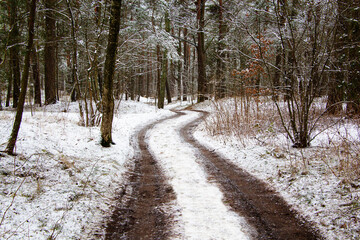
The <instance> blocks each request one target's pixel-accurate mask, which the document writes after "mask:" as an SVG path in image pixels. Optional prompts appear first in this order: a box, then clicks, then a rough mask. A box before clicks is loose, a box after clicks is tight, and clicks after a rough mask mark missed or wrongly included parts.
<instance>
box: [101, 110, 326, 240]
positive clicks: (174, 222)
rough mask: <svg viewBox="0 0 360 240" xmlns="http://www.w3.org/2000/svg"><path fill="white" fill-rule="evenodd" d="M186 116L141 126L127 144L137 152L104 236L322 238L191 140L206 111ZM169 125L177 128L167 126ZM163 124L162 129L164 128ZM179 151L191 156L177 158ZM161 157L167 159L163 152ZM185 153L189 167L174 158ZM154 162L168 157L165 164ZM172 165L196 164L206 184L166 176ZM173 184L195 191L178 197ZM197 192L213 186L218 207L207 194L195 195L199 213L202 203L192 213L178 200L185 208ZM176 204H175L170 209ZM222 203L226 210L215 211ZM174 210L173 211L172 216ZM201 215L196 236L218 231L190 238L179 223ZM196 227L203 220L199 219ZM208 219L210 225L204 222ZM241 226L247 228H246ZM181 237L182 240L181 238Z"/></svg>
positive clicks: (265, 190) (259, 187)
mask: <svg viewBox="0 0 360 240" xmlns="http://www.w3.org/2000/svg"><path fill="white" fill-rule="evenodd" d="M190 113H192V115H191V116H189V114H190ZM193 113H194V112H193V111H192V112H190V111H184V112H176V114H175V115H174V116H172V117H168V118H166V119H163V120H160V121H157V122H155V123H153V124H149V125H147V126H145V127H144V128H143V129H141V130H140V131H139V132H137V133H136V134H135V135H134V137H133V145H134V147H135V148H136V149H137V150H138V151H137V152H139V153H138V155H137V156H136V157H135V159H134V166H133V169H131V170H129V172H128V175H127V181H126V184H125V185H124V186H122V188H121V191H119V196H118V204H117V207H116V208H115V209H114V211H113V213H112V216H111V217H110V218H109V221H108V223H107V227H106V235H105V239H131V240H132V239H226V240H227V239H279V240H280V239H284V240H285V239H286V240H289V239H294V240H295V239H299V240H302V239H304V240H305V239H307V240H312V239H321V237H320V236H319V235H318V234H316V232H315V231H314V230H313V229H312V228H311V226H310V225H309V223H307V222H306V221H305V220H304V219H302V218H301V217H298V214H297V213H296V212H294V211H292V210H290V207H289V205H288V204H287V203H286V202H285V201H284V200H283V199H282V198H281V197H280V196H279V195H278V194H277V193H276V192H274V191H272V190H270V189H269V187H268V186H267V185H266V184H265V183H264V182H262V181H260V180H258V179H256V178H255V177H253V176H252V175H250V174H248V173H247V172H246V171H244V170H242V169H240V168H239V167H237V166H235V165H233V164H231V163H230V162H229V161H227V160H226V159H223V158H222V157H221V156H219V155H218V154H216V153H215V152H212V151H209V150H208V149H206V148H205V147H204V146H202V145H201V144H200V143H199V142H197V141H196V140H195V139H194V138H193V136H192V132H193V131H194V128H195V127H196V126H197V125H198V124H199V123H200V122H201V121H202V120H203V118H204V117H206V115H207V113H206V112H200V111H199V112H198V113H197V114H196V115H194V114H193ZM181 118H187V119H189V120H186V121H185V120H184V121H185V123H184V122H181V121H179V120H180V119H181ZM176 121H178V122H180V123H174V122H176ZM164 122H165V123H166V124H165V123H164ZM162 124H163V125H162ZM165 127H167V128H169V129H164V128H165ZM166 135H168V138H167V139H168V141H169V142H168V143H163V141H162V137H164V139H166ZM175 135H177V136H175ZM170 136H173V137H171V139H173V141H175V142H180V143H179V144H180V145H176V144H175V142H174V143H171V141H170ZM181 144H182V145H181ZM149 145H150V146H149ZM154 145H161V146H160V147H159V148H160V150H157V146H154ZM167 148H168V149H167ZM172 148H176V149H172ZM176 151H179V153H177V152H176ZM181 151H183V152H184V151H188V152H192V153H191V154H190V153H189V155H184V154H181ZM167 152H171V153H172V154H173V155H169V154H168V155H166V153H167ZM176 155H177V156H176ZM166 156H167V157H166ZM184 156H187V157H186V160H189V159H192V158H193V159H194V160H193V162H191V161H190V162H188V163H186V162H185V161H184V162H182V160H184V159H181V157H182V158H184ZM159 159H168V160H167V162H166V161H164V160H159ZM179 162H180V163H179ZM174 164H175V165H174ZM176 164H184V165H186V164H190V165H189V166H191V167H190V168H188V169H187V170H186V171H191V170H192V169H193V168H196V166H195V165H198V167H199V169H201V170H200V171H203V172H206V173H204V176H205V178H206V179H205V181H206V183H205V182H204V183H201V181H204V180H201V179H195V180H191V179H182V178H181V176H180V177H178V175H181V174H178V175H176V174H175V173H172V171H174V172H176V171H177V170H176V166H178V165H176ZM191 164H193V165H194V167H192V166H193V165H191ZM184 169H185V168H184ZM179 181H180V182H179ZM181 181H183V182H181ZM191 181H192V182H191ZM174 182H179V184H178V185H179V186H183V187H186V188H191V187H192V186H193V185H195V186H194V187H195V189H197V190H198V191H196V190H191V191H192V192H191V191H190V192H185V193H184V192H183V191H186V190H181V189H180V188H179V187H178V186H177V185H174V184H173V183H174ZM187 183H189V184H191V185H189V186H190V187H189V186H187V185H186V184H187ZM196 184H200V185H199V186H197V185H196ZM200 187H205V188H208V189H210V188H211V189H212V188H216V189H219V191H221V193H222V196H223V197H222V198H220V200H219V201H221V203H216V201H217V200H216V198H215V197H214V199H213V197H212V196H210V197H209V196H198V197H197V198H198V199H200V200H198V201H199V204H200V205H201V204H203V205H206V206H205V208H204V210H203V211H202V210H201V208H202V207H203V206H199V205H197V207H196V208H195V210H193V208H191V207H188V206H186V205H181V204H180V203H181V202H185V204H186V201H185V200H184V201H183V199H185V198H186V197H190V200H191V201H194V203H193V205H194V204H195V202H196V201H197V200H196V199H197V198H196V197H194V198H192V196H191V195H192V194H194V195H196V194H198V192H201V189H200ZM216 189H215V191H216ZM207 191H208V190H207ZM212 191H214V190H212ZM204 195H205V193H204ZM187 201H188V200H187ZM177 202H178V203H179V204H180V205H181V207H177V208H176V207H174V206H173V205H176V204H177ZM221 204H223V205H224V206H226V208H228V209H229V211H225V210H222V209H223V208H222V206H221ZM174 209H178V210H177V211H178V212H176V211H175V210H174ZM219 209H220V210H219ZM212 210H214V211H220V212H221V211H223V213H222V212H221V214H220V215H221V216H220V217H219V215H211V212H212ZM181 211H183V212H184V213H181ZM185 211H198V212H196V214H195V215H189V214H187V215H186V214H185ZM179 212H180V213H179ZM229 212H230V213H229ZM201 214H209V217H208V219H209V220H207V219H206V221H208V222H209V226H197V227H196V228H195V231H196V229H199V232H200V233H202V231H201V229H202V228H203V229H205V231H206V229H209V232H210V233H211V230H210V229H212V228H216V227H217V226H218V225H219V226H218V227H219V230H218V232H214V233H211V234H215V235H211V236H215V237H209V236H210V235H209V236H204V237H203V238H198V237H199V235H196V233H191V230H192V229H193V228H191V226H190V227H188V228H187V227H186V225H194V224H197V222H196V221H192V219H186V216H194V217H191V218H197V217H199V218H200V216H197V215H201ZM185 215H186V216H185ZM225 215H226V216H227V217H225ZM234 215H236V217H234ZM179 216H180V217H179ZM222 216H224V217H222ZM206 217H207V216H205V218H206ZM214 218H221V219H220V220H219V221H217V220H213V219H214ZM181 219H184V220H183V222H184V223H181ZM239 219H240V220H239ZM241 219H245V221H244V222H246V224H242V220H241ZM226 221H227V222H226ZM199 222H200V223H203V222H204V221H203V222H201V220H199ZM211 222H213V224H214V225H210V224H211ZM239 222H240V223H239ZM231 224H233V225H234V226H239V229H242V230H241V231H240V230H239V231H240V232H239V233H238V232H233V233H229V231H231V230H232V229H231V228H230V229H229V230H227V229H226V226H225V225H231ZM236 224H238V225H236ZM179 226H182V227H179ZM214 226H215V227H214ZM246 226H247V228H248V229H245V228H246ZM206 227H207V228H206ZM179 229H180V230H179ZM181 229H182V230H181ZM184 229H185V230H184ZM188 229H190V230H188ZM184 232H185V233H186V232H187V234H188V235H186V236H182V234H184ZM189 232H190V233H189ZM191 234H193V235H191ZM194 234H195V235H194ZM216 234H217V235H216ZM219 234H220V235H219ZM222 234H223V235H222ZM226 234H230V235H226ZM231 234H233V235H231ZM240 235H241V237H240ZM194 236H198V237H194ZM227 236H229V237H227ZM233 236H235V237H233ZM236 236H238V237H236Z"/></svg>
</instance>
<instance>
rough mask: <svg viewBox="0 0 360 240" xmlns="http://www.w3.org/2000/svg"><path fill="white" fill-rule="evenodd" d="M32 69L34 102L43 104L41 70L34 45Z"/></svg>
mask: <svg viewBox="0 0 360 240" xmlns="http://www.w3.org/2000/svg"><path fill="white" fill-rule="evenodd" d="M31 69H32V73H33V81H34V93H35V94H34V102H35V104H36V105H38V106H41V88H40V70H39V62H38V57H37V53H36V47H33V49H32V52H31Z"/></svg>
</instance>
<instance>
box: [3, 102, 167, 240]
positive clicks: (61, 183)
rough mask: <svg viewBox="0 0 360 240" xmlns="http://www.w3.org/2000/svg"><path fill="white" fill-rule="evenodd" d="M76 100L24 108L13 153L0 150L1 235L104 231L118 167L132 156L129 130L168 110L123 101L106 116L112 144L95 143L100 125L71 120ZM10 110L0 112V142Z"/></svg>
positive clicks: (69, 234)
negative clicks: (111, 116)
mask: <svg viewBox="0 0 360 240" xmlns="http://www.w3.org/2000/svg"><path fill="white" fill-rule="evenodd" d="M77 106H78V104H77V103H75V104H72V103H71V104H70V103H67V102H59V103H57V104H55V105H49V106H44V107H42V108H36V109H33V112H32V113H31V112H25V113H24V116H23V121H22V124H21V128H20V132H19V136H18V141H17V144H16V153H19V155H18V156H16V157H12V156H1V157H0V221H1V219H3V220H2V221H1V224H0V239H49V238H50V237H53V238H57V239H86V238H90V237H89V236H91V235H92V234H93V233H94V232H95V231H100V233H101V231H103V229H101V223H102V222H103V221H104V219H103V218H104V216H106V215H109V212H110V211H111V207H112V205H113V204H114V197H115V196H116V194H115V192H116V189H117V188H118V187H119V185H120V184H121V183H122V181H123V178H122V174H123V173H124V172H125V171H126V169H127V167H128V166H130V165H131V164H132V163H131V162H130V161H129V159H131V158H132V156H133V154H134V150H133V148H132V146H131V145H130V138H131V135H132V134H133V133H134V132H135V130H136V129H137V128H139V127H141V126H143V125H145V124H147V123H149V122H151V121H154V120H156V119H160V118H163V117H165V116H168V115H171V114H173V113H172V112H170V111H168V110H156V108H155V107H154V106H151V105H148V104H145V103H139V102H132V101H124V102H122V103H121V105H120V108H119V111H118V113H116V114H115V118H114V123H113V140H114V142H115V143H116V145H113V146H112V147H111V148H103V147H101V146H100V144H99V136H100V130H99V127H91V128H90V127H89V128H86V127H81V126H79V125H78V122H79V114H78V109H77ZM13 118H14V112H10V111H0V146H1V150H3V149H5V147H6V144H7V140H8V137H9V136H10V131H11V129H12V123H13Z"/></svg>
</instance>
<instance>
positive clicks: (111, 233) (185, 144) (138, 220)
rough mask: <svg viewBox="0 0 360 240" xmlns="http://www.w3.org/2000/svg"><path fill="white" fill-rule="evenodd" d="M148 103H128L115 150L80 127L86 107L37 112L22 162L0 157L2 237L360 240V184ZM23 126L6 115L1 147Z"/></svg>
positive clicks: (190, 114) (27, 125)
mask: <svg viewBox="0 0 360 240" xmlns="http://www.w3.org/2000/svg"><path fill="white" fill-rule="evenodd" d="M146 101H147V100H144V102H146ZM144 102H143V103H141V102H140V103H136V102H131V101H126V102H125V101H123V102H122V103H121V105H120V108H119V110H118V111H117V113H116V114H115V121H114V131H113V133H114V136H113V138H114V141H115V142H116V145H114V146H112V147H111V148H109V149H104V148H101V146H100V144H99V139H98V137H99V128H98V127H92V128H85V127H80V126H79V125H78V113H77V110H76V105H71V104H68V103H65V102H60V103H58V104H57V105H56V106H51V107H49V106H48V107H44V108H37V109H34V111H32V112H30V111H29V112H26V113H25V115H24V120H23V124H22V126H21V130H20V135H19V140H18V143H17V149H16V152H17V153H19V155H18V156H16V157H11V156H6V155H5V154H2V156H1V160H0V171H1V172H0V218H1V220H0V221H1V222H0V238H1V239H103V238H104V237H105V238H106V237H107V238H108V239H114V238H116V239H117V238H120V239H122V238H125V239H126V238H128V239H134V237H132V236H139V235H141V236H144V239H152V238H157V239H164V238H165V239H166V238H170V239H241V237H242V239H252V238H255V239H273V238H275V239H276V238H278V239H289V237H287V236H289V235H286V234H297V233H299V234H303V236H304V237H300V235H299V237H297V238H296V239H312V238H315V237H316V236H314V235H316V234H313V232H312V231H311V230H312V229H311V228H310V227H309V225H312V226H313V227H314V228H313V229H315V231H316V232H319V233H320V234H321V235H322V236H323V238H325V239H356V238H357V236H359V224H360V223H359V222H360V221H359V219H360V214H359V208H358V207H357V206H358V204H357V205H356V203H358V200H359V188H358V187H357V184H356V183H355V182H351V183H349V184H345V183H343V181H342V180H341V179H339V178H337V177H334V176H333V175H331V174H328V172H329V171H328V170H327V171H325V170H324V168H326V167H327V166H326V164H324V163H323V162H322V161H314V163H313V164H312V165H311V166H308V169H307V172H306V174H303V173H302V172H301V171H298V172H294V171H292V169H293V167H294V166H297V164H301V161H303V159H295V158H294V157H293V155H289V156H287V155H284V154H286V152H285V153H283V152H281V151H280V150H279V149H278V148H274V147H273V146H258V144H249V145H247V146H244V145H243V144H242V143H238V142H236V140H231V141H228V140H227V141H224V140H223V138H221V137H214V136H210V135H209V134H208V133H207V132H206V131H205V130H204V128H205V127H204V123H203V122H202V123H200V122H199V121H197V120H200V119H201V117H202V113H201V112H195V111H184V113H182V114H180V113H176V112H173V111H170V109H172V110H176V109H177V110H181V109H184V108H185V107H186V104H184V103H182V104H180V103H176V104H172V105H169V106H168V107H167V109H168V110H156V108H155V107H154V106H153V105H150V104H147V103H144ZM199 108H200V109H206V110H207V111H210V112H211V109H210V108H209V104H207V105H206V104H205V105H202V106H199ZM12 118H13V112H11V111H2V112H0V138H1V139H0V143H1V145H0V146H1V147H2V148H5V146H6V140H7V137H8V136H9V135H10V130H11V126H12ZM199 123H200V125H199V126H197V127H196V125H197V124H199ZM193 136H194V137H193ZM282 144H283V143H282ZM202 145H205V146H206V147H202ZM208 149H210V150H208ZM209 160H212V161H209ZM321 163H323V164H321ZM324 165H325V166H324ZM319 172H320V173H319ZM325 172H326V173H325ZM240 176H241V177H240ZM244 181H245V182H246V183H245V184H244ZM254 188H257V189H258V190H257V191H263V192H262V193H259V192H258V193H255V194H254V192H253V189H254ZM259 196H261V197H259ZM149 199H153V200H154V201H149ZM259 199H260V200H259ZM265 199H266V200H265ZM282 199H285V201H284V200H282ZM264 208H266V209H264ZM273 208H276V210H272V209H273ZM289 209H290V211H288V210H289ZM284 211H285V213H284ZM148 212H150V213H151V214H147V213H148ZM274 213H279V214H274ZM145 215H146V216H147V217H145V218H143V216H145ZM276 215H278V216H279V215H281V216H283V217H277V216H276ZM275 219H276V220H275ZM287 219H291V220H290V221H292V222H293V225H290V224H288V228H286V227H284V225H286V224H285V223H284V222H287V221H288V220H287ZM119 223H120V224H119ZM144 223H146V224H147V225H146V226H147V227H143V226H145V225H144ZM302 223H304V224H302ZM277 224H278V225H277ZM140 226H141V227H140ZM278 226H282V227H278ZM289 226H294V227H289ZM275 229H277V230H275ZM299 229H301V230H299ZM309 229H310V230H309ZM308 230H309V231H308ZM283 234H284V235H283ZM306 234H310V235H306ZM282 236H283V238H282ZM292 236H294V235H292ZM296 236H297V235H296ZM309 236H311V237H309ZM292 239H295V238H293V237H292Z"/></svg>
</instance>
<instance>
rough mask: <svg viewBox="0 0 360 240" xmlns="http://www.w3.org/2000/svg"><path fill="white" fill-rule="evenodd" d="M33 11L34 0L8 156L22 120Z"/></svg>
mask: <svg viewBox="0 0 360 240" xmlns="http://www.w3.org/2000/svg"><path fill="white" fill-rule="evenodd" d="M35 9H36V0H31V4H30V15H29V22H28V28H29V29H28V43H27V47H26V55H25V66H24V72H23V74H22V79H21V92H20V96H19V102H18V106H17V109H16V115H15V120H14V125H13V129H12V131H11V135H10V139H9V141H8V144H7V146H6V150H5V151H6V152H7V153H8V154H10V155H12V154H14V147H15V144H16V140H17V136H18V133H19V130H20V124H21V119H22V114H23V111H24V103H25V97H26V90H27V83H28V78H29V68H30V54H31V50H32V48H33V47H32V45H33V40H34V22H35Z"/></svg>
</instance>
